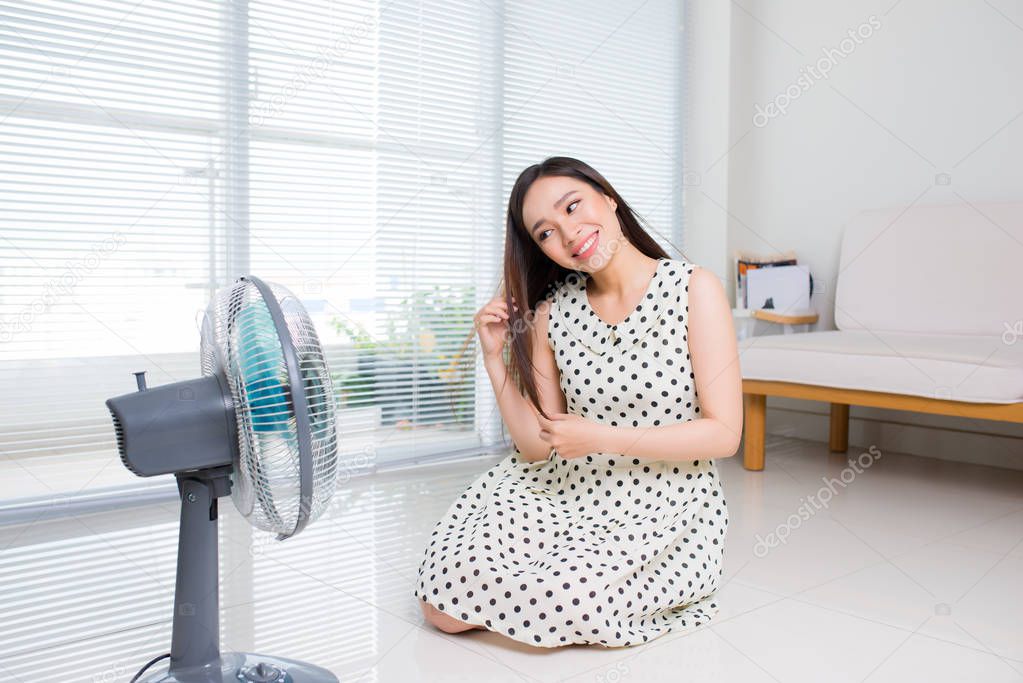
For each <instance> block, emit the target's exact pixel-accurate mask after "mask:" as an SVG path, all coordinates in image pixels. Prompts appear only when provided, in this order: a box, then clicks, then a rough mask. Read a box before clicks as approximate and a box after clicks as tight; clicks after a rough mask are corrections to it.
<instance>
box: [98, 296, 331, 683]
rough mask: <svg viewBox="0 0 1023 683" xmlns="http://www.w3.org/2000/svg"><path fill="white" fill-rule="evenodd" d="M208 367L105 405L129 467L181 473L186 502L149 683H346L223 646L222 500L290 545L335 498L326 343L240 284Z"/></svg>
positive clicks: (207, 334)
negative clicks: (169, 610) (167, 623)
mask: <svg viewBox="0 0 1023 683" xmlns="http://www.w3.org/2000/svg"><path fill="white" fill-rule="evenodd" d="M201 357H202V363H201V366H202V375H203V376H202V377H201V378H199V379H192V380H186V381H183V382H175V383H173V384H167V385H163V386H159V387H154V388H148V387H146V381H145V373H144V372H139V373H135V374H136V379H137V382H138V391H137V392H135V393H131V394H126V395H124V396H118V397H116V398H111V399H109V400H108V401H107V402H106V404H107V407H108V408H109V409H110V413H111V415H112V416H113V421H114V430H115V432H116V434H117V446H118V450H119V451H120V455H121V460H122V462H123V463H124V465H125V467H127V468H128V469H129V470H131V471H132V472H134V473H135V474H137V475H138V476H141V477H152V476H157V475H161V474H172V473H173V474H174V476H175V477H176V478H177V483H178V492H179V494H180V498H181V527H180V530H179V535H178V563H177V581H176V585H175V589H174V620H173V627H172V635H171V651H170V655H169V656H170V668H169V670H168V671H167V673H165V674H159V675H152V676H150V677H148V678H145V679H142V680H146V681H149V682H150V683H155V682H156V681H161V682H166V683H184V682H185V681H188V682H189V683H224V682H226V681H231V682H232V683H237V682H238V681H243V682H244V681H254V682H255V681H259V682H264V683H265V682H269V681H273V682H275V683H306V682H310V681H313V682H316V683H320V682H323V681H331V682H333V683H337V678H336V677H335V676H334V675H333V674H332V673H330V672H329V671H327V670H326V669H322V668H320V667H316V666H312V665H309V664H305V663H303V662H298V661H294V660H289V659H282V658H279V657H271V656H265V655H254V654H249V653H239V652H231V653H221V652H220V641H219V633H220V631H219V606H220V605H219V602H220V600H219V588H220V586H219V582H218V576H217V552H218V550H217V501H218V499H219V498H221V497H223V496H226V495H228V494H229V493H230V494H231V498H232V500H233V501H234V503H235V506H236V507H237V508H238V510H239V511H240V512H241V514H242V515H243V516H244V517H245V518H246V519H247V520H248V521H249V522H250V523H252V524H253V525H254V526H256V527H258V528H260V529H264V530H266V531H272V532H276V534H277V539H278V540H283V539H285V538H288V537H290V536H294V535H295V534H297V533H299V532H300V531H302V529H303V528H304V527H305V526H306V525H307V524H309V523H310V522H312V521H313V520H315V519H316V518H317V517H318V516H319V515H320V513H322V512H323V510H324V509H325V508H326V506H327V504H328V502H329V501H330V498H331V496H332V495H333V493H334V483H335V475H336V469H337V433H336V428H335V422H334V395H333V389H332V386H331V379H330V372H329V371H328V369H327V363H326V360H325V359H324V357H323V351H322V349H321V347H320V343H319V339H318V337H317V335H316V331H315V329H314V328H313V325H312V322H311V321H310V319H309V316H308V314H307V313H306V311H305V309H304V308H303V307H302V304H301V303H300V302H299V300H298V299H296V298H295V296H294V295H293V294H292V293H291V292H289V291H288V290H287V289H285V288H284V287H280V286H277V285H270V284H267V283H265V282H263V281H262V280H259V279H258V278H255V277H251V276H250V277H243V278H240V279H239V280H238V281H236V282H235V283H234V284H233V285H229V286H227V287H224V288H223V289H220V290H218V291H217V293H216V295H215V296H214V298H213V301H212V302H211V303H210V305H209V307H208V308H207V310H206V315H205V316H204V318H203V323H202V333H201ZM166 656H167V655H164V657H166ZM159 659H162V657H158V658H157V659H156V660H153V662H155V661H158V660H159ZM153 662H150V664H152V663H153ZM147 666H149V665H147ZM145 668H146V667H143V671H144V670H145ZM140 674H141V672H140Z"/></svg>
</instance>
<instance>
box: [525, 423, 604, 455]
mask: <svg viewBox="0 0 1023 683" xmlns="http://www.w3.org/2000/svg"><path fill="white" fill-rule="evenodd" d="M536 421H537V423H539V425H540V438H541V439H543V440H544V441H546V442H547V443H549V444H550V445H551V447H552V448H554V450H556V451H557V452H558V455H560V456H561V457H563V458H566V459H571V458H578V457H581V456H584V455H588V454H589V453H594V452H596V451H599V450H600V443H601V441H602V438H601V437H602V435H603V434H604V427H605V425H603V424H600V423H597V422H594V421H593V420H587V419H586V418H585V417H582V416H580V415H576V414H574V413H551V419H550V420H548V419H547V418H545V417H544V416H543V415H540V414H537V416H536Z"/></svg>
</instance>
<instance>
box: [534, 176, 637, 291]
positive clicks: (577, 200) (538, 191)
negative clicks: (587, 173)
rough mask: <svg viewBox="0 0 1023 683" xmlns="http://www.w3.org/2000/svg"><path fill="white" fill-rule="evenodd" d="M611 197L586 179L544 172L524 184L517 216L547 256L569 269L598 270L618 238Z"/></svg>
mask: <svg viewBox="0 0 1023 683" xmlns="http://www.w3.org/2000/svg"><path fill="white" fill-rule="evenodd" d="M617 208H618V205H617V203H616V202H615V200H613V199H611V198H610V197H608V196H607V195H605V194H604V193H603V192H600V191H598V190H595V189H593V187H591V186H590V185H589V184H588V183H585V182H583V181H581V180H577V179H575V178H568V177H565V176H545V177H542V178H539V179H537V180H535V181H534V182H533V184H532V185H530V187H529V190H527V191H526V196H525V197H524V198H523V202H522V218H523V220H524V221H525V225H526V230H527V231H528V232H529V235H530V237H531V238H532V239H533V241H534V242H536V244H537V245H538V246H539V247H540V250H541V251H543V253H545V254H546V255H547V256H548V257H549V258H550V259H551V260H552V261H554V262H555V263H557V264H559V265H561V266H564V267H565V268H567V269H569V270H579V271H585V272H593V271H596V270H600V269H601V268H603V267H604V265H606V264H607V262H608V261H609V260H610V258H611V255H612V254H614V253H615V251H616V250H617V249H618V248H619V246H620V241H621V240H623V239H624V235H623V234H622V227H621V224H620V223H619V222H618V216H617V215H616V214H615V210H616V209H617Z"/></svg>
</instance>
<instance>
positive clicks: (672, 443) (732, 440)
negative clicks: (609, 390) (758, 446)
mask: <svg viewBox="0 0 1023 683" xmlns="http://www.w3.org/2000/svg"><path fill="white" fill-rule="evenodd" d="M688 327H689V334H688V337H689V340H688V341H689V355H690V361H691V362H692V364H693V375H694V380H695V383H696V394H697V396H698V397H699V405H700V416H699V418H698V419H695V420H692V421H690V422H681V423H678V424H672V425H658V426H656V427H612V426H610V425H600V427H598V428H602V429H603V430H604V434H603V435H602V440H601V441H602V443H603V444H605V445H604V446H602V447H601V450H606V451H609V452H612V453H621V454H622V455H627V456H632V457H636V458H645V459H648V460H676V461H690V460H704V459H708V458H727V457H729V456H732V455H735V453H736V451H737V450H738V449H739V442H740V440H741V438H742V373H741V371H740V368H739V353H738V344H737V342H736V339H735V328H734V325H733V323H732V310H731V306H730V305H729V303H728V298H727V296H726V295H725V291H724V288H723V287H722V286H721V283H720V282H719V281H718V279H717V277H716V276H715V275H714V273H712V272H710V271H708V270H705V269H703V268H696V269H695V270H694V271H693V273H692V275H691V276H690V278H689V325H688Z"/></svg>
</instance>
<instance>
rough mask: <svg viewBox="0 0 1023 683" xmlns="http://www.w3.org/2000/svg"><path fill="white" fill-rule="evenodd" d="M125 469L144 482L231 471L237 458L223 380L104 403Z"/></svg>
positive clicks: (213, 377) (187, 382)
mask: <svg viewBox="0 0 1023 683" xmlns="http://www.w3.org/2000/svg"><path fill="white" fill-rule="evenodd" d="M106 405H107V408H109V409H110V414H111V415H112V416H113V420H114V430H115V432H116V435H117V449H118V451H119V452H120V455H121V461H122V462H123V463H124V466H125V467H127V468H128V469H129V470H131V471H132V472H134V473H135V474H137V475H138V476H140V477H153V476H157V475H161V474H170V473H172V472H182V471H188V470H200V469H206V468H208V467H221V466H224V465H230V464H231V463H232V462H233V460H234V459H235V457H236V456H237V453H238V442H237V438H238V432H237V428H236V424H235V415H234V407H233V404H232V401H231V393H230V390H229V389H228V388H227V385H226V382H225V380H224V379H223V378H222V377H220V376H219V375H209V376H206V377H201V378H198V379H190V380H185V381H183V382H174V383H173V384H164V385H162V386H158V387H154V388H151V389H144V390H142V391H138V392H135V393H131V394H124V395H122V396H115V397H114V398H111V399H108V400H107V402H106Z"/></svg>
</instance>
